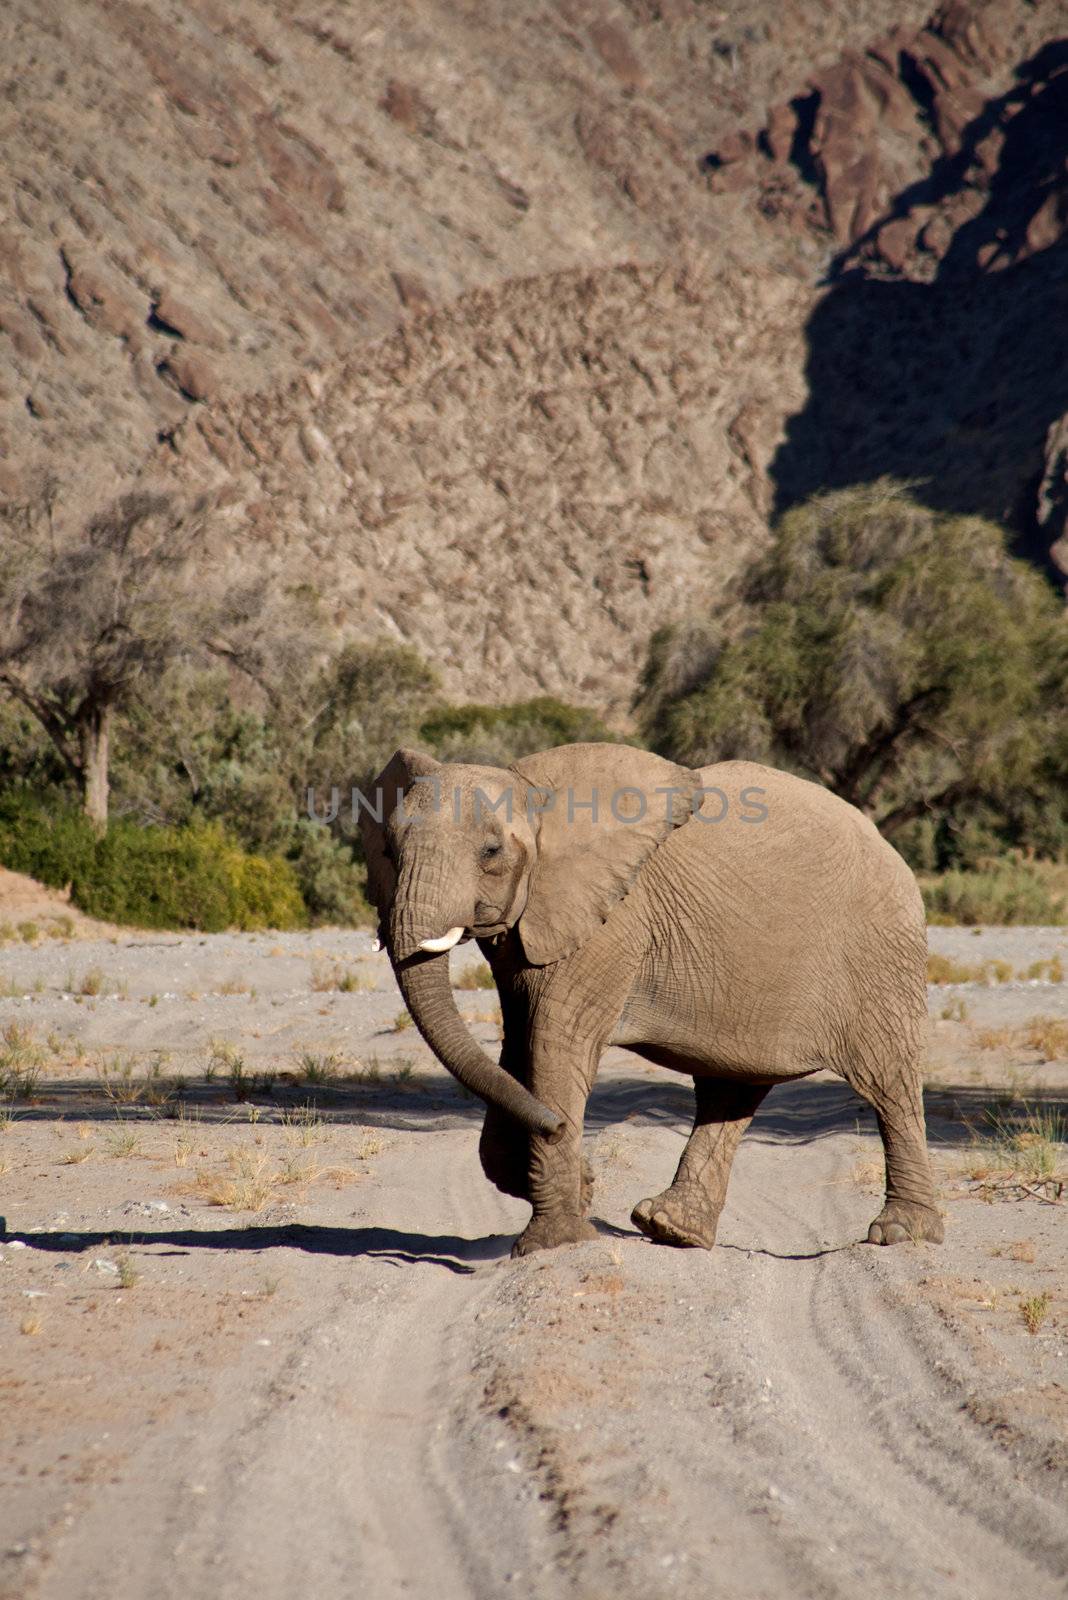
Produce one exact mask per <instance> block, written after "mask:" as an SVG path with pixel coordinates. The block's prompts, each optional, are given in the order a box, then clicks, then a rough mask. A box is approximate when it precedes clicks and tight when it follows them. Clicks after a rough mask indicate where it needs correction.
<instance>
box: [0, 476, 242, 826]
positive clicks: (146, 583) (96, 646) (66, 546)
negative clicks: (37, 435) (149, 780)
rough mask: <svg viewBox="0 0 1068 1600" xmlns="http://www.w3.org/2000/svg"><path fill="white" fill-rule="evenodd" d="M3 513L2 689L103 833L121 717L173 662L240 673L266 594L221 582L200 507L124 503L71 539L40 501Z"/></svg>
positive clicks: (149, 498) (127, 498)
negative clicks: (205, 660) (44, 739)
mask: <svg viewBox="0 0 1068 1600" xmlns="http://www.w3.org/2000/svg"><path fill="white" fill-rule="evenodd" d="M5 510H6V516H5V519H4V520H5V524H6V525H5V528H4V546H3V558H2V566H0V608H2V618H0V688H2V689H5V690H6V691H7V693H8V694H9V695H11V696H12V698H13V699H14V700H15V701H17V702H18V703H19V704H20V705H21V706H23V707H24V708H25V710H26V711H28V712H29V713H30V714H31V715H32V716H33V717H34V718H36V720H37V722H38V723H39V724H40V725H41V727H42V728H43V729H44V730H45V732H46V733H47V734H48V737H49V738H50V740H51V741H52V744H53V745H54V747H55V749H56V751H57V753H58V755H59V758H60V760H61V762H62V764H63V767H64V769H65V771H66V773H67V774H68V776H69V777H70V778H71V779H73V781H74V783H75V784H76V785H77V788H78V790H79V792H80V794H81V797H82V803H83V806H84V808H85V811H86V812H87V814H88V815H89V817H90V818H91V819H92V821H93V822H94V824H95V825H96V826H97V827H98V828H101V829H102V828H104V827H105V826H106V824H107V816H108V760H109V747H110V740H111V734H112V724H113V719H114V716H115V713H116V712H117V711H120V710H122V709H123V708H125V707H127V706H128V705H129V704H130V702H131V700H132V699H133V697H134V695H135V694H136V693H137V691H138V690H139V688H141V687H142V686H144V685H146V684H148V683H151V682H153V681H156V680H158V679H159V678H160V677H161V676H162V675H163V674H164V673H165V672H166V670H167V668H168V667H169V666H170V665H171V664H172V663H174V662H175V661H178V660H181V659H183V658H191V657H193V656H194V655H196V654H197V653H201V654H203V653H205V652H214V653H216V654H219V655H227V656H231V657H235V658H237V659H241V656H242V652H243V650H246V646H245V645H244V644H243V642H242V641H243V640H245V639H247V637H248V636H249V633H250V629H251V630H252V633H253V634H254V633H255V624H256V623H257V622H258V620H259V619H260V618H261V617H262V615H263V614H264V611H265V607H266V605H267V589H266V585H265V583H264V581H263V579H262V578H260V579H258V580H257V581H256V582H255V583H252V584H248V583H246V584H244V585H233V584H231V583H229V582H228V581H227V580H226V577H225V575H224V574H223V572H222V570H221V568H220V563H219V559H218V557H219V553H220V552H219V549H218V547H217V544H216V542H215V538H214V535H215V531H216V530H215V520H214V517H213V514H212V506H211V504H210V502H209V501H208V500H207V499H206V498H201V499H197V500H193V501H182V500H179V499H177V498H175V497H173V496H169V495H162V494H147V493H142V492H137V493H132V494H126V495H123V496H122V497H121V498H120V499H118V500H116V501H115V503H114V504H113V505H111V506H110V507H108V508H107V509H106V510H105V511H103V512H101V513H100V514H99V515H97V516H94V517H93V518H91V519H90V520H89V521H88V522H87V523H86V524H85V525H84V526H83V527H81V528H80V529H78V530H76V531H75V532H74V533H69V534H60V533H58V532H57V529H56V524H55V518H54V516H53V515H52V510H53V502H52V499H51V496H50V495H48V494H46V495H45V496H44V497H43V498H42V500H41V501H40V502H39V503H38V504H37V505H36V506H33V507H26V506H23V507H7V508H5Z"/></svg>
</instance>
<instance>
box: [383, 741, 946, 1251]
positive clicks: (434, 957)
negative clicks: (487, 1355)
mask: <svg viewBox="0 0 1068 1600" xmlns="http://www.w3.org/2000/svg"><path fill="white" fill-rule="evenodd" d="M360 798H361V801H362V803H361V805H360V819H359V820H360V829H361V834H362V837H363V843H364V850H365V854H366V859H367V868H368V887H369V894H370V897H371V899H372V900H373V902H374V905H375V907H376V909H377V912H378V916H379V938H380V940H381V941H382V942H383V943H384V944H385V946H386V948H387V950H388V953H389V956H390V960H391V962H392V966H393V970H394V972H395V974H396V978H397V981H398V984H399V986H400V989H401V992H402V994H403V996H404V1000H405V1003H406V1005H407V1007H408V1009H409V1011H410V1013H411V1016H412V1019H413V1020H414V1022H415V1024H416V1026H417V1027H418V1029H419V1031H420V1033H421V1034H422V1036H423V1038H424V1039H425V1040H426V1042H427V1044H428V1045H429V1046H430V1048H431V1050H432V1051H433V1052H434V1054H435V1055H436V1056H437V1057H438V1059H439V1060H440V1061H441V1062H442V1064H443V1065H444V1066H445V1067H447V1068H448V1070H449V1071H450V1072H451V1073H453V1074H454V1075H455V1077H456V1078H457V1079H459V1081H460V1082H461V1083H462V1084H464V1085H465V1086H466V1087H467V1088H468V1089H469V1090H471V1091H472V1092H473V1093H474V1094H475V1095H477V1096H479V1097H480V1098H481V1099H483V1100H484V1101H485V1102H486V1105H487V1111H486V1116H485V1121H484V1124H483V1129H482V1136H481V1140H480V1144H479V1153H480V1156H481V1161H482V1166H483V1170H484V1171H485V1173H486V1176H487V1177H488V1178H489V1179H490V1180H491V1181H492V1182H493V1183H494V1184H495V1185H496V1186H497V1187H498V1188H499V1189H501V1190H502V1191H504V1192H505V1193H507V1194H511V1195H515V1196H518V1197H520V1198H522V1199H525V1200H527V1201H529V1203H530V1205H531V1207H532V1215H531V1218H530V1221H529V1223H528V1224H527V1227H526V1228H525V1230H524V1231H523V1233H522V1234H521V1235H520V1236H519V1238H518V1239H517V1240H516V1242H515V1245H514V1247H513V1254H516V1255H525V1254H527V1253H529V1252H531V1251H534V1250H539V1249H545V1248H549V1247H553V1246H557V1245H561V1244H566V1243H571V1242H577V1241H580V1240H583V1239H589V1238H592V1237H594V1236H595V1235H594V1230H593V1228H592V1225H591V1223H590V1221H589V1219H588V1212H589V1207H590V1200H591V1188H592V1184H591V1178H590V1173H589V1169H588V1167H587V1165H586V1163H585V1162H584V1160H583V1157H582V1149H581V1145H582V1132H583V1118H584V1115H585V1107H586V1101H587V1098H588V1096H589V1094H590V1090H591V1088H592V1085H593V1081H594V1077H595V1074H596V1071H597V1067H598V1063H599V1060H600V1057H601V1054H602V1052H603V1050H604V1049H605V1048H606V1047H607V1046H608V1045H610V1044H616V1045H623V1046H625V1047H626V1048H627V1049H628V1050H631V1051H633V1052H634V1053H636V1054H637V1055H639V1056H640V1057H643V1058H644V1059H646V1060H648V1061H651V1062H654V1063H657V1064H659V1065H661V1066H664V1067H667V1068H670V1069H671V1070H673V1071H675V1072H678V1073H682V1074H685V1075H686V1076H689V1077H692V1078H693V1080H694V1092H695V1099H696V1109H695V1116H694V1124H693V1131H692V1132H691V1134H690V1137H689V1141H688V1143H687V1144H686V1146H685V1149H684V1151H683V1154H682V1158H681V1160H680V1162H679V1165H678V1170H677V1172H676V1174H675V1177H674V1180H673V1182H672V1183H671V1184H670V1186H669V1187H668V1188H666V1189H665V1190H664V1191H663V1193H661V1194H658V1195H656V1196H654V1197H652V1198H648V1199H643V1200H641V1201H639V1203H638V1204H637V1205H636V1206H635V1208H634V1210H633V1212H632V1221H633V1222H634V1224H635V1226H636V1227H637V1228H638V1229H640V1230H641V1232H642V1233H644V1234H646V1235H647V1236H648V1237H649V1238H650V1239H652V1240H654V1241H658V1242H660V1243H664V1244H672V1245H680V1246H695V1247H703V1248H705V1249H710V1248H711V1247H712V1246H713V1244H714V1243H715V1239H716V1230H717V1226H718V1222H719V1217H720V1213H721V1211H722V1209H723V1204H724V1200H725V1196H726V1190H727V1181H728V1178H729V1175H730V1169H731V1163H732V1161H733V1158H734V1155H735V1152H736V1150H737V1149H738V1145H739V1143H740V1141H741V1139H742V1136H743V1134H744V1133H745V1130H746V1128H747V1127H748V1125H749V1122H750V1120H751V1118H752V1117H753V1114H754V1112H755V1111H756V1110H757V1108H758V1107H759V1105H760V1103H761V1101H762V1100H763V1099H764V1096H765V1095H766V1094H767V1093H768V1090H769V1089H771V1088H772V1087H773V1086H774V1085H775V1084H776V1083H783V1082H787V1081H790V1080H793V1079H796V1078H801V1077H805V1076H806V1075H808V1074H810V1073H813V1072H817V1071H819V1070H820V1069H825V1068H829V1069H830V1070H831V1071H832V1072H834V1073H837V1074H838V1075H839V1076H840V1077H842V1078H844V1079H845V1081H846V1082H847V1083H848V1084H849V1085H850V1086H851V1087H852V1088H853V1089H854V1090H855V1091H856V1092H857V1093H858V1094H859V1095H861V1096H862V1097H863V1098H864V1099H866V1100H867V1101H869V1102H870V1104H871V1105H872V1106H873V1108H874V1110H875V1115H876V1119H877V1121H878V1126H879V1132H880V1134H881V1136H882V1142H883V1147H884V1152H885V1162H886V1195H885V1204H884V1205H883V1207H882V1210H881V1211H880V1212H879V1215H878V1216H877V1217H876V1218H875V1220H874V1221H873V1222H872V1224H871V1227H870V1229H869V1231H868V1235H867V1240H868V1242H870V1243H873V1244H886V1245H889V1244H898V1243H901V1242H902V1241H905V1240H923V1239H925V1240H930V1241H932V1242H935V1243H938V1242H941V1240H942V1236H943V1233H942V1219H941V1215H940V1213H939V1211H938V1209H937V1207H936V1203H935V1193H934V1187H933V1183H932V1177H931V1169H930V1164H929V1159H928V1152H927V1144H926V1134H925V1127H924V1115H923V1100H922V1089H921V1080H920V1072H919V1057H920V1051H921V1043H922V1040H923V1038H924V1035H925V1030H926V1025H927V988H926V956H927V931H926V921H925V916H924V909H923V903H922V900H921V897H920V894H919V891H918V889H917V886H916V881H915V879H914V877H913V875H912V873H911V871H910V869H909V868H908V866H907V865H906V863H905V862H904V861H903V859H902V858H901V857H900V856H899V855H898V854H897V852H896V851H895V850H894V849H893V848H892V846H891V845H890V844H889V843H887V841H886V840H885V839H883V837H882V836H881V835H880V834H879V832H878V831H877V829H876V828H875V827H874V825H873V824H872V822H871V821H870V820H869V819H868V818H867V817H865V816H864V815H863V814H862V813H861V812H860V811H858V810H857V809H856V808H855V807H853V806H851V805H849V804H847V803H846V802H845V801H844V800H842V799H840V798H838V797H837V796H836V795H834V794H832V793H831V792H830V791H829V790H827V789H824V788H822V787H820V786H819V785H818V784H815V783H811V782H808V781H807V780H805V779H803V778H800V777H797V776H795V775H793V774H791V773H788V772H784V771H779V770H777V769H774V768H771V767H767V766H762V765H759V764H757V763H755V762H749V761H724V762H719V763H716V764H715V765H712V766H706V767H703V768H701V769H699V770H690V769H688V768H686V767H683V766H680V765H677V764H676V763H674V762H672V761H669V760H667V759H665V758H663V757H661V756H658V755H655V754H653V753H651V752H650V751H647V750H643V749H639V748H637V747H634V746H631V745H625V744H610V743H601V744H572V745H560V746H557V747H555V748H553V749H550V750H547V751H544V752H542V753H541V754H536V755H531V756H524V757H522V758H521V759H520V760H518V761H516V762H515V763H514V765H512V766H511V767H509V768H508V769H503V768H497V767H488V766H478V765H469V764H463V763H454V762H439V761H437V760H435V759H434V758H433V757H431V756H428V755H425V754H423V753H421V752H419V751H414V750H398V751H397V752H396V754H395V755H394V756H393V757H392V759H391V760H390V761H389V763H388V764H387V766H386V767H385V769H384V770H383V772H382V773H381V774H380V776H379V777H378V779H377V780H376V784H375V787H374V790H373V791H372V793H371V794H370V795H363V796H361V797H360ZM468 940H474V941H475V942H476V943H477V945H478V947H479V949H480V950H481V951H482V953H483V955H484V956H485V958H486V960H487V961H488V963H489V966H490V969H491V971H492V974H493V977H494V980H495V982H496V985H497V989H498V991H499V993H500V1000H501V1016H502V1023H503V1043H502V1048H501V1054H500V1060H499V1062H498V1063H494V1062H493V1061H491V1060H490V1058H489V1057H488V1055H487V1054H486V1053H485V1052H484V1051H483V1049H482V1048H481V1046H480V1045H478V1044H477V1043H476V1041H475V1040H474V1039H473V1038H472V1036H471V1034H470V1033H469V1032H468V1030H467V1028H466V1026H465V1025H464V1023H463V1021H462V1019H461V1017H460V1014H459V1011H458V1009H457V1006H456V1002H455V999H454V997H453V993H452V987H451V984H450V981H449V971H448V966H449V955H448V952H449V950H450V949H451V948H452V947H453V946H454V945H456V944H458V943H461V942H463V941H468Z"/></svg>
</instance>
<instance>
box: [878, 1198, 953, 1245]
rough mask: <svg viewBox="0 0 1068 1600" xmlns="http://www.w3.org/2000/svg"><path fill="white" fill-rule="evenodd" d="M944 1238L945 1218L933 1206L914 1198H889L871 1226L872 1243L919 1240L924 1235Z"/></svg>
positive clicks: (935, 1239)
mask: <svg viewBox="0 0 1068 1600" xmlns="http://www.w3.org/2000/svg"><path fill="white" fill-rule="evenodd" d="M944 1238H945V1229H944V1228H943V1226H942V1218H941V1216H940V1215H939V1213H938V1212H937V1211H936V1210H935V1208H934V1206H925V1205H919V1204H918V1203H917V1202H916V1201H913V1200H888V1201H887V1202H886V1204H885V1206H883V1209H882V1210H881V1211H880V1212H879V1215H878V1216H877V1217H876V1219H875V1221H874V1222H873V1223H872V1225H871V1227H870V1228H869V1229H868V1243H869V1244H907V1243H908V1242H909V1241H910V1240H911V1241H912V1243H913V1244H918V1243H919V1241H920V1240H921V1239H928V1240H930V1242H931V1244H941V1243H942V1240H943V1239H944Z"/></svg>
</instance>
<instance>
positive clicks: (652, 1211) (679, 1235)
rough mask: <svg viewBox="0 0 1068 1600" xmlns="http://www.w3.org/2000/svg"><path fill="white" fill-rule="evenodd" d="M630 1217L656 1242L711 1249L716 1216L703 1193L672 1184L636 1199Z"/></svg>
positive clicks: (716, 1221)
mask: <svg viewBox="0 0 1068 1600" xmlns="http://www.w3.org/2000/svg"><path fill="white" fill-rule="evenodd" d="M630 1220H631V1221H632V1222H633V1224H634V1226H635V1227H636V1228H640V1229H641V1231H642V1233H644V1234H645V1236H646V1238H648V1239H652V1240H653V1241H654V1242H655V1243H656V1244H674V1245H683V1246H688V1247H689V1248H691V1249H698V1250H711V1248H712V1246H713V1245H714V1244H715V1242H716V1224H717V1223H718V1221H719V1216H718V1214H717V1213H716V1212H715V1211H713V1209H712V1208H711V1206H710V1205H709V1203H708V1201H707V1199H706V1198H705V1197H704V1196H700V1197H699V1196H697V1195H695V1194H694V1193H693V1192H692V1191H690V1192H689V1193H687V1192H686V1191H685V1190H679V1189H675V1188H671V1189H665V1190H664V1193H663V1194H658V1195H657V1196H656V1198H655V1199H653V1200H639V1201H638V1204H637V1205H636V1206H635V1207H634V1210H633V1211H632V1212H631V1214H630Z"/></svg>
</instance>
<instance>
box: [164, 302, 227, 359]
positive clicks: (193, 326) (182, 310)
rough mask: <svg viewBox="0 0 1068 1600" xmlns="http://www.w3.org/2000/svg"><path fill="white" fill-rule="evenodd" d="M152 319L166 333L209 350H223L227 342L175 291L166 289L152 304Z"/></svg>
mask: <svg viewBox="0 0 1068 1600" xmlns="http://www.w3.org/2000/svg"><path fill="white" fill-rule="evenodd" d="M152 317H153V318H154V320H155V322H156V323H157V324H161V325H162V331H163V332H164V333H176V334H178V336H179V337H180V338H182V339H190V340H192V342H193V343H194V344H203V345H207V347H208V348H209V350H221V349H222V348H223V345H224V343H225V340H224V339H223V338H222V336H221V335H220V334H219V333H218V332H217V330H216V329H215V328H214V327H213V326H212V325H211V323H210V322H208V321H207V319H206V318H204V317H202V316H201V315H200V314H199V312H196V311H194V310H193V308H192V306H190V305H189V304H188V302H187V301H185V300H182V299H180V298H179V296H178V295H176V294H175V293H174V292H173V290H171V289H168V288H164V289H163V290H162V292H161V293H160V294H158V295H157V296H156V298H155V300H154V301H153V304H152Z"/></svg>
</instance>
